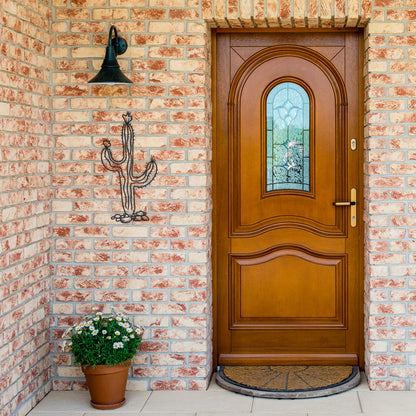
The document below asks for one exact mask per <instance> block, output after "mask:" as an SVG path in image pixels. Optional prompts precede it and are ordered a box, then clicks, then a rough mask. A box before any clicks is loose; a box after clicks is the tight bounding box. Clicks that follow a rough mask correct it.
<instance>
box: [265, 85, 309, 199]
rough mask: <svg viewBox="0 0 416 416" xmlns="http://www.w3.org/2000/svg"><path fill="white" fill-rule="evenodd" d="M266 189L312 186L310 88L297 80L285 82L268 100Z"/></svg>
mask: <svg viewBox="0 0 416 416" xmlns="http://www.w3.org/2000/svg"><path fill="white" fill-rule="evenodd" d="M266 117H267V122H266V129H267V178H266V190H267V191H275V190H281V189H297V190H302V191H309V190H310V175H309V119H310V104H309V96H308V94H307V92H306V91H305V90H304V89H303V88H302V87H301V86H300V85H298V84H295V83H294V82H282V83H281V84H278V85H276V86H275V87H274V88H273V89H272V90H271V91H270V93H269V94H268V96H267V101H266Z"/></svg>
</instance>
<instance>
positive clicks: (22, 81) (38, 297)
mask: <svg viewBox="0 0 416 416" xmlns="http://www.w3.org/2000/svg"><path fill="white" fill-rule="evenodd" d="M50 18H51V11H50V7H49V2H47V1H40V0H33V1H31V2H27V3H25V4H23V3H22V2H18V1H13V0H10V1H5V2H1V5H0V190H1V194H0V219H1V225H0V244H1V250H0V252H1V254H0V270H1V271H0V299H1V303H0V414H1V415H4V416H7V415H10V414H19V415H23V414H26V413H27V411H29V410H30V409H31V407H32V406H33V405H34V404H35V403H37V402H38V401H39V400H40V398H41V397H43V396H44V395H45V394H46V392H47V391H48V390H49V389H50V381H49V380H50V354H49V341H50V334H49V313H50V283H51V270H50V256H49V253H50V249H51V227H50V226H51V207H50V198H51V196H52V190H51V176H50V174H51V148H52V136H51V108H50V96H51V86H50V70H51V69H52V62H51V59H50V57H49V55H50V35H49V24H50Z"/></svg>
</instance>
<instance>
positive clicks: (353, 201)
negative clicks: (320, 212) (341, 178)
mask: <svg viewBox="0 0 416 416" xmlns="http://www.w3.org/2000/svg"><path fill="white" fill-rule="evenodd" d="M332 205H334V206H335V207H351V227H356V226H357V190H356V189H355V188H351V201H347V202H333V203H332Z"/></svg>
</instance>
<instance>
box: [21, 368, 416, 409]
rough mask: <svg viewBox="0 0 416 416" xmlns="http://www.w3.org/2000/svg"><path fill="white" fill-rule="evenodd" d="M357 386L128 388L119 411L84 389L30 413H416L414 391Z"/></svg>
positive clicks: (49, 399)
mask: <svg viewBox="0 0 416 416" xmlns="http://www.w3.org/2000/svg"><path fill="white" fill-rule="evenodd" d="M362 379H363V381H362V382H361V384H360V385H359V386H358V387H356V388H354V389H353V390H350V391H347V392H345V393H340V394H337V395H333V396H330V397H323V398H317V399H298V400H276V399H259V398H252V397H248V396H243V395H240V394H236V393H232V392H229V391H227V390H223V389H222V388H221V387H219V386H217V385H216V384H215V382H214V381H213V382H211V385H210V387H209V389H208V390H207V391H152V392H151V391H128V392H127V394H126V400H127V401H126V404H125V405H124V406H122V407H121V408H119V409H116V410H96V409H94V408H92V407H91V406H90V404H89V393H88V392H85V391H54V392H51V393H49V394H48V395H47V396H46V397H45V398H44V399H43V400H42V401H41V402H40V403H39V404H38V405H37V406H36V407H35V408H34V409H33V410H32V411H31V412H30V413H29V414H28V416H52V415H53V416H95V415H97V414H98V413H101V414H103V415H105V416H156V415H157V416H232V415H238V416H249V415H250V416H266V415H268V416H271V415H274V416H356V415H365V416H382V415H384V416H387V415H388V416H415V415H416V391H413V392H404V391H397V392H395V391H389V392H380V391H375V392H372V391H369V389H368V386H367V383H366V381H365V377H364V376H362Z"/></svg>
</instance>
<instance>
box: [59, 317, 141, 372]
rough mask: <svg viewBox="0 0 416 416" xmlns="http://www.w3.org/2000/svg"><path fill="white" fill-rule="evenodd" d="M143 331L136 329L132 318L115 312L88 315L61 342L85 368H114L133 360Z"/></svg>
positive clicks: (69, 330)
mask: <svg viewBox="0 0 416 416" xmlns="http://www.w3.org/2000/svg"><path fill="white" fill-rule="evenodd" d="M142 335H143V328H142V327H135V326H134V325H133V324H132V323H131V321H130V319H129V318H127V317H126V316H125V315H123V314H119V313H115V312H114V311H112V313H111V315H108V316H105V315H103V314H102V313H101V312H96V313H95V314H94V315H86V316H85V317H84V320H83V321H82V322H81V323H79V324H78V325H74V326H73V327H72V328H69V329H68V330H66V331H65V333H64V335H63V337H62V338H69V339H70V342H67V341H65V342H64V348H68V349H69V350H70V351H71V352H72V354H74V357H75V362H76V363H79V364H81V365H83V366H86V365H92V366H96V365H100V364H105V365H114V364H118V363H122V362H123V361H126V360H130V359H131V358H133V357H134V355H135V354H136V352H137V349H138V348H139V347H140V343H141V341H142Z"/></svg>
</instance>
